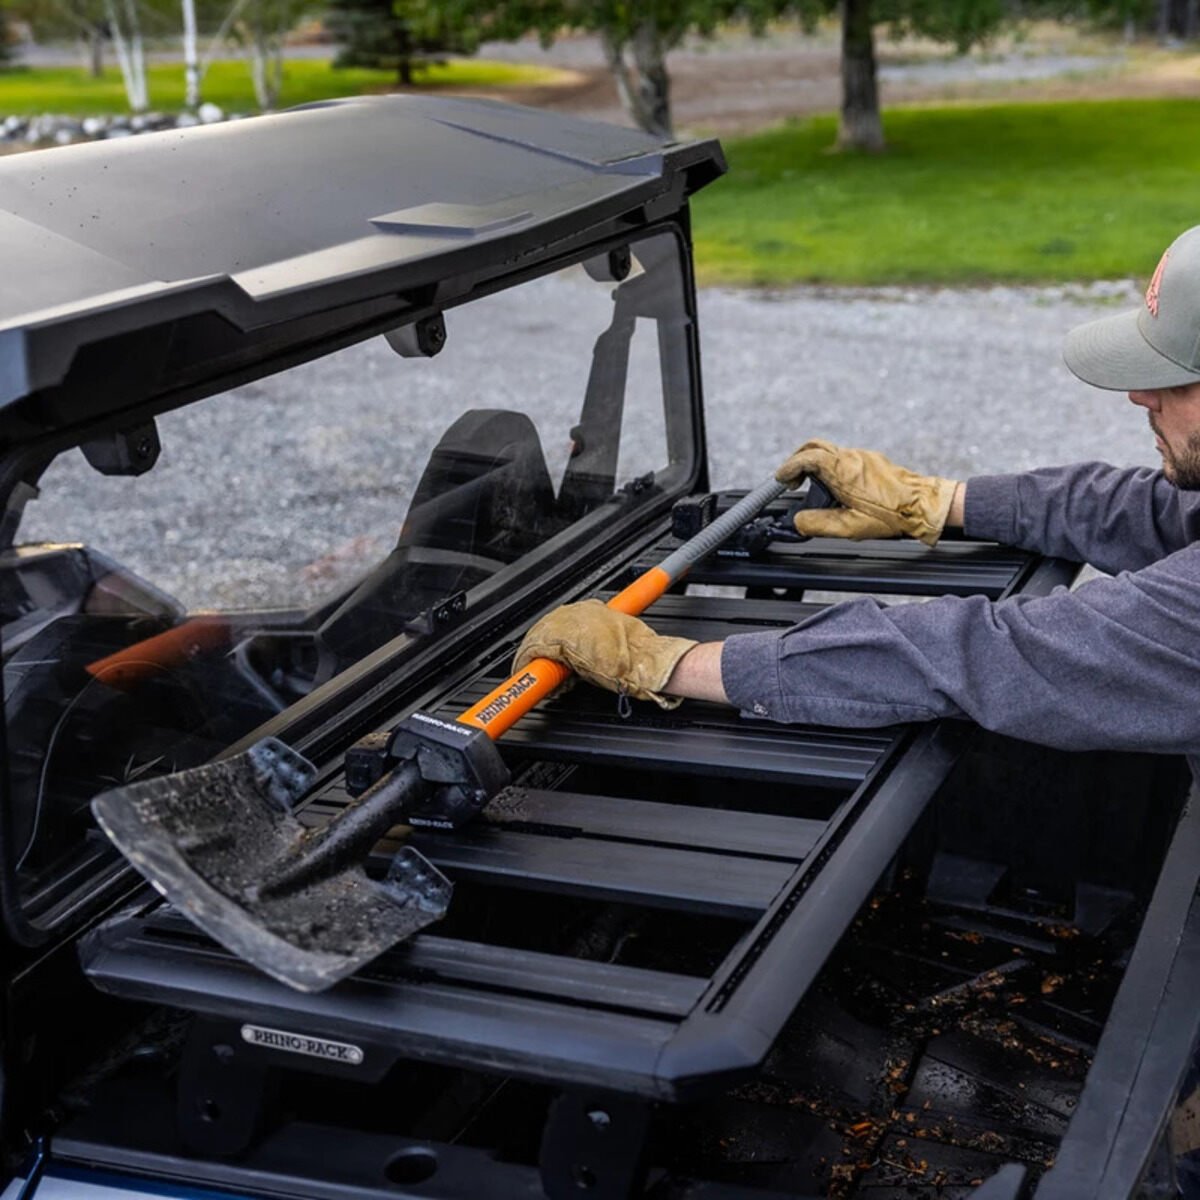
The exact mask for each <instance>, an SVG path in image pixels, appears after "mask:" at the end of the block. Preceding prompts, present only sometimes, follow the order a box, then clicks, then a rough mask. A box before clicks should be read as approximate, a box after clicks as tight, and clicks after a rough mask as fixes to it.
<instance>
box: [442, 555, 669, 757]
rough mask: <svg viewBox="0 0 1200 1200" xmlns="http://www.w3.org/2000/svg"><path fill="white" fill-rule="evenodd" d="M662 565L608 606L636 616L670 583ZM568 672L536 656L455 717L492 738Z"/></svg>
mask: <svg viewBox="0 0 1200 1200" xmlns="http://www.w3.org/2000/svg"><path fill="white" fill-rule="evenodd" d="M672 582H673V581H672V579H671V577H670V575H668V574H667V573H666V571H664V570H663V569H662V568H661V567H651V568H650V570H648V571H646V572H645V573H644V574H642V575H639V576H638V577H637V578H636V579H635V580H634V581H633V582H632V583H631V584H630V585H629V586H628V587H627V588H625V589H624V590H622V591H620V592H618V593H617V594H616V595H615V596H614V597H613V598H612V599H611V600H610V601H609V602H608V607H609V608H615V609H616V610H617V612H622V613H625V614H626V615H627V616H631V617H636V616H637V615H638V613H642V612H645V611H646V609H648V608H649V607H650V605H651V604H653V603H654V602H655V600H657V599H658V598H659V596H661V595H663V594H664V593H665V592H666V590H667V588H669V587H670V586H671V584H672ZM570 675H571V669H570V668H569V667H564V666H563V665H562V663H557V662H555V661H554V660H553V659H552V658H535V659H534V660H533V661H532V662H530V663H528V664H526V665H525V666H524V667H522V668H521V670H519V671H518V672H517V673H516V674H515V675H511V676H510V677H509V678H508V679H506V680H505V681H504V682H503V683H502V684H501V685H500V686H499V687H498V688H495V689H494V690H492V691H490V692H488V694H487V695H486V696H484V698H483V699H482V700H480V701H479V703H478V704H475V705H473V706H472V707H471V708H468V709H467V711H466V712H465V713H463V714H462V715H461V716H460V717H459V718H458V720H459V721H460V722H461V723H462V724H464V725H474V726H475V728H476V729H482V730H483V731H484V733H486V734H487V735H488V737H490V738H492V739H493V740H495V739H496V738H498V737H499V736H500V735H501V734H502V733H505V732H506V731H507V730H508V729H510V728H511V727H512V726H513V725H514V724H515V723H516V722H517V721H519V720H520V719H521V718H522V717H523V716H524V715H525V714H526V713H527V712H529V710H530V709H531V708H534V707H535V706H536V705H538V704H540V703H541V702H542V701H543V700H545V698H546V697H547V696H549V695H550V693H551V692H553V691H554V690H555V689H556V688H559V687H561V686H562V685H563V684H564V683H565V682H566V681H567V679H568V678H569V677H570Z"/></svg>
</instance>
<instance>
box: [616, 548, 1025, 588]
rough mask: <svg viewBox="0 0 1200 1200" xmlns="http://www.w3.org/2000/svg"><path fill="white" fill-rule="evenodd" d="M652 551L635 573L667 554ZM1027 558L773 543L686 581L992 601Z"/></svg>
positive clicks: (709, 565) (708, 565) (714, 562)
mask: <svg viewBox="0 0 1200 1200" xmlns="http://www.w3.org/2000/svg"><path fill="white" fill-rule="evenodd" d="M670 548H671V545H670V543H665V544H663V545H662V546H659V547H656V548H655V550H654V551H653V552H652V553H651V554H650V555H648V556H647V558H646V560H645V562H638V563H637V564H636V565H635V566H634V568H633V571H634V573H636V572H638V571H641V570H642V569H643V568H644V567H648V566H649V565H651V563H653V562H655V561H657V559H658V557H659V556H660V555H662V554H665V553H667V552H668V551H669V550H670ZM1027 562H1028V559H1026V558H1024V557H1017V556H1014V555H1012V554H1011V553H1000V552H997V550H996V548H995V547H992V546H981V545H975V544H971V543H967V544H965V545H961V546H959V545H955V546H952V547H951V546H948V547H946V548H945V549H942V548H941V547H938V548H937V549H934V550H930V549H928V548H927V547H925V546H922V545H920V544H919V543H916V542H914V543H911V544H904V543H886V542H885V543H880V544H879V545H877V546H871V545H869V544H868V545H866V546H862V547H855V549H854V550H853V552H851V551H849V550H846V549H838V550H832V549H830V548H829V547H828V546H821V547H820V548H818V547H816V546H814V545H813V544H812V543H808V544H804V545H787V544H778V545H776V546H774V547H772V548H771V549H769V550H767V551H766V552H765V553H764V554H763V556H762V557H761V558H754V559H749V558H715V557H714V558H708V559H705V560H704V561H703V562H700V563H697V564H696V566H694V567H693V568H692V569H691V571H689V572H688V582H689V583H708V584H718V585H721V584H723V585H727V586H737V587H774V588H799V589H806V588H818V589H820V590H821V591H834V592H836V591H856V592H857V591H861V592H879V593H883V594H893V595H903V596H945V595H951V596H973V595H983V596H987V597H989V598H990V599H998V598H999V597H1000V596H1001V595H1003V594H1004V592H1005V590H1006V589H1007V588H1008V586H1009V585H1010V584H1011V583H1012V581H1013V579H1014V577H1015V576H1016V574H1017V573H1018V572H1019V571H1020V570H1021V569H1022V568H1023V567H1024V566H1025V565H1026V563H1027Z"/></svg>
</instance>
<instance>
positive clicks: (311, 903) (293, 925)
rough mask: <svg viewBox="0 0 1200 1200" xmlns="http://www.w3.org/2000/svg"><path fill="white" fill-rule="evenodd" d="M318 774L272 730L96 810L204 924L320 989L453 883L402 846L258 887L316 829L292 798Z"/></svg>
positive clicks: (403, 932) (420, 918)
mask: <svg viewBox="0 0 1200 1200" xmlns="http://www.w3.org/2000/svg"><path fill="white" fill-rule="evenodd" d="M315 775H316V770H315V768H314V767H313V765H312V764H311V763H310V762H309V761H308V760H307V759H305V758H304V757H302V756H301V755H299V754H297V753H296V752H295V751H294V750H292V749H291V748H290V747H289V746H286V745H284V744H283V743H282V742H280V741H277V740H276V739H274V738H265V739H264V740H263V741H261V742H258V743H257V744H256V745H254V746H252V747H251V748H250V749H249V750H248V751H246V752H245V753H243V754H239V755H237V756H235V757H233V758H228V759H224V760H223V761H221V762H215V763H209V764H208V765H206V766H203V767H195V768H193V769H191V770H187V771H179V772H177V773H176V774H174V775H164V776H162V777H161V778H159V779H150V780H146V781H144V782H141V783H135V784H131V785H129V786H127V787H120V788H113V789H112V790H111V791H107V792H104V793H102V794H101V795H99V796H97V797H96V799H95V800H93V801H92V811H93V813H94V814H95V816H96V821H97V823H98V824H99V825H100V827H101V828H102V829H103V830H104V832H105V833H106V834H108V836H109V837H110V838H111V839H112V841H113V842H115V843H116V845H117V847H118V848H119V849H120V851H121V853H122V854H124V855H125V857H126V858H127V859H129V861H130V862H131V863H132V864H133V865H134V866H135V867H136V868H137V869H138V870H139V871H140V872H141V873H142V874H143V875H144V876H145V877H146V878H147V879H148V880H149V881H150V882H151V883H152V884H153V885H154V886H155V887H156V888H157V889H158V890H159V891H160V892H161V893H162V894H163V895H164V896H165V897H166V898H167V899H168V900H169V901H170V902H171V903H172V904H174V905H175V906H176V908H178V909H179V910H180V911H181V912H183V913H184V914H185V915H186V916H188V917H190V918H191V919H192V920H193V921H194V922H195V923H196V924H197V925H198V926H199V927H200V928H201V929H203V930H204V931H205V932H206V933H208V934H210V935H211V936H212V937H214V938H215V939H216V940H217V941H218V942H220V943H221V944H222V945H223V946H227V947H228V948H229V949H230V950H232V951H233V952H234V953H235V954H237V955H238V956H240V957H241V958H244V959H246V960H247V961H248V962H251V963H253V964H254V965H255V966H256V967H258V968H259V969H261V970H263V971H265V972H266V973H267V974H268V975H271V976H273V977H274V978H276V979H278V980H281V981H282V982H283V983H286V984H288V985H289V986H290V987H293V988H296V989H297V990H299V991H302V992H319V991H323V990H324V989H325V988H327V987H330V986H331V985H332V984H334V983H336V982H337V981H338V980H339V979H343V978H345V976H347V975H349V974H351V973H352V972H353V971H355V970H357V969H358V968H359V967H360V966H362V965H364V964H365V963H368V962H370V961H371V960H372V959H374V958H375V957H377V956H378V955H379V954H382V953H383V951H385V950H386V949H388V948H389V947H390V946H393V945H395V944H396V943H397V942H400V941H403V940H404V939H405V938H408V937H411V936H412V935H413V934H414V933H416V932H417V931H418V930H420V929H423V928H424V927H425V926H426V925H429V924H432V923H433V922H434V921H437V920H440V919H441V917H443V916H444V915H445V912H446V908H447V906H448V905H449V903H450V894H451V891H452V885H451V883H450V881H449V880H448V879H446V877H445V876H444V875H442V874H441V873H440V872H439V871H438V870H437V868H435V867H434V866H433V864H432V863H430V862H429V861H428V860H427V859H425V858H424V857H423V856H422V855H420V854H418V853H417V851H415V850H413V849H410V848H408V847H405V848H403V849H401V850H400V851H399V852H398V853H397V854H396V856H395V858H394V860H393V862H392V864H391V868H390V870H389V871H388V875H387V877H386V878H385V879H383V880H381V881H378V882H376V881H374V880H372V879H369V878H368V877H367V874H366V872H365V871H364V870H363V868H362V866H361V865H358V866H352V867H346V868H343V869H342V870H341V871H340V872H339V873H337V874H336V875H333V876H331V877H329V878H327V879H323V880H319V881H317V882H315V883H309V884H307V885H304V886H300V887H297V888H296V889H295V890H287V891H280V892H272V893H269V894H268V895H266V896H262V895H260V894H259V890H258V889H259V887H260V885H261V883H262V880H263V878H264V875H265V874H266V873H267V871H268V867H269V864H272V863H277V862H280V861H281V860H284V859H285V858H286V857H288V856H289V855H291V854H293V853H294V852H295V850H296V849H297V848H298V847H300V846H302V845H303V844H304V842H305V840H306V839H308V838H310V837H311V836H312V835H311V833H310V832H309V831H308V830H306V829H305V827H304V826H303V825H301V823H300V822H299V821H297V820H296V818H295V817H294V816H293V815H292V813H291V804H292V803H293V802H294V801H295V800H297V799H298V798H299V797H300V796H302V795H304V793H305V792H306V791H307V790H308V788H309V787H310V786H311V784H312V781H313V779H314V777H315Z"/></svg>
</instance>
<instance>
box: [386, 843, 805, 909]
mask: <svg viewBox="0 0 1200 1200" xmlns="http://www.w3.org/2000/svg"><path fill="white" fill-rule="evenodd" d="M410 844H411V845H413V846H415V847H416V848H417V849H418V850H420V852H421V853H422V854H424V855H425V857H426V858H428V859H429V860H430V862H432V863H433V864H434V865H435V866H437V867H439V868H440V869H441V870H443V871H446V872H448V873H449V874H450V875H451V876H452V878H454V879H470V880H475V881H477V882H481V883H494V884H507V885H509V886H516V887H521V888H529V889H534V890H553V891H554V892H556V893H557V894H559V895H571V896H587V897H589V898H592V899H598V900H618V901H622V902H625V903H629V904H642V905H647V906H649V907H652V908H670V909H676V910H683V911H686V912H696V913H705V914H707V915H709V916H722V917H740V918H745V919H754V918H756V917H758V916H759V915H760V914H761V913H762V912H763V910H764V909H766V908H767V906H768V905H769V904H770V903H771V901H772V900H773V899H774V898H775V895H776V894H777V893H778V891H779V889H780V888H781V887H783V885H784V884H785V883H786V882H787V880H788V877H789V875H790V874H791V871H792V866H791V864H789V863H782V862H775V861H771V860H765V859H750V858H738V857H733V856H728V855H721V854H710V853H706V852H704V851H700V850H674V849H669V848H664V847H661V846H642V845H637V844H629V845H626V846H622V847H621V849H620V853H619V854H618V853H614V846H613V843H611V842H601V841H592V840H590V839H586V838H554V837H538V836H536V835H533V834H527V833H510V832H507V831H498V830H494V829H493V830H482V831H478V832H475V831H472V832H469V833H460V834H458V836H456V837H453V838H448V837H443V836H441V835H439V834H421V833H415V832H414V834H413V835H412V837H411V839H410Z"/></svg>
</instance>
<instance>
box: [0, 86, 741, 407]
mask: <svg viewBox="0 0 1200 1200" xmlns="http://www.w3.org/2000/svg"><path fill="white" fill-rule="evenodd" d="M723 169H724V164H723V161H722V159H721V153H720V149H719V147H718V146H717V145H716V143H714V142H701V143H692V144H689V145H663V144H662V143H661V142H659V141H657V140H656V139H654V138H652V137H649V136H648V135H646V134H643V133H640V132H638V131H636V130H632V129H624V128H619V127H615V126H610V125H602V124H599V123H596V122H592V121H585V120H581V119H579V118H575V117H569V116H562V115H560V114H555V113H548V112H544V111H540V110H535V109H527V108H518V107H515V106H511V105H505V104H500V103H497V102H494V101H487V100H478V99H464V98H449V97H432V96H411V95H408V96H364V97H356V98H351V99H346V100H334V101H327V102H322V103H319V104H313V105H306V106H302V107H300V108H295V109H290V110H288V111H286V112H282V113H278V114H274V115H271V116H265V117H260V118H255V119H253V120H246V121H234V122H229V123H225V124H221V125H213V126H199V127H195V128H191V129H183V130H170V131H165V132H162V133H155V134H146V135H142V136H140V137H137V138H128V139H122V140H119V141H104V142H98V143H92V144H87V145H80V146H72V147H66V148H63V149H56V150H50V151H42V152H38V153H35V154H24V155H15V156H11V157H9V158H6V159H4V160H0V247H2V251H0V253H2V254H3V260H4V270H3V272H0V404H3V403H9V402H12V401H14V400H18V399H20V398H21V397H22V396H24V395H27V394H29V393H30V392H35V391H38V390H40V389H43V388H46V387H49V386H54V385H57V384H59V383H61V382H62V379H63V376H64V375H65V373H66V370H67V368H68V366H69V364H70V361H71V358H72V357H73V356H74V353H75V351H76V350H77V349H78V348H79V347H80V346H82V345H85V344H89V343H94V342H98V341H103V340H104V339H106V338H109V337H112V336H115V335H117V334H121V333H128V332H129V331H131V330H138V329H144V328H147V327H149V326H150V325H154V324H156V323H159V322H162V321H163V320H168V319H170V320H176V319H179V318H181V317H187V316H189V315H195V314H198V313H203V312H216V313H219V314H220V316H221V317H222V318H223V319H224V320H225V321H226V322H228V323H229V324H230V325H231V326H232V327H233V328H234V329H238V330H243V331H246V330H252V329H263V328H266V327H270V326H275V325H280V324H283V323H285V322H287V321H290V320H294V319H296V318H302V317H312V316H319V315H320V314H322V313H325V312H329V311H332V310H333V309H336V308H337V307H339V306H341V307H344V306H346V305H351V304H354V303H357V302H363V301H368V300H373V299H375V298H378V297H381V296H393V297H394V296H398V295H399V294H401V293H403V292H404V291H405V289H406V288H416V287H418V286H424V287H429V286H439V285H442V284H444V283H445V282H446V280H448V279H449V278H452V277H453V276H455V275H464V274H478V273H480V272H483V273H486V272H488V271H491V272H492V273H495V271H496V269H497V268H502V267H503V266H504V264H508V263H516V262H518V261H520V262H521V263H523V264H524V263H533V262H536V261H537V259H538V256H539V254H542V253H543V252H545V251H546V250H547V248H548V247H552V246H553V244H554V243H555V242H556V241H558V240H561V239H562V238H563V237H570V236H573V235H578V234H579V233H580V232H581V231H583V230H587V229H589V228H591V227H596V229H597V231H598V232H597V236H599V234H600V233H601V232H602V230H600V226H601V225H602V224H603V223H604V222H608V223H609V225H610V228H611V227H612V223H613V222H614V221H615V220H617V219H620V218H621V217H622V216H623V215H624V216H628V215H629V214H632V213H634V212H637V211H640V210H642V208H643V206H644V205H646V204H647V203H648V202H650V201H652V200H653V199H654V198H655V197H657V196H660V195H670V196H673V197H675V203H676V206H678V205H680V204H682V203H683V200H684V199H685V197H686V195H687V194H688V193H689V192H690V191H692V190H694V189H695V188H696V187H697V186H701V185H702V184H703V183H705V182H707V181H708V180H709V179H711V178H713V177H715V176H716V175H717V174H720V172H721V171H722V170H723ZM439 295H441V293H439ZM311 336H312V330H311V329H309V330H308V332H307V334H306V337H307V338H308V340H310V341H311ZM35 343H36V344H35ZM193 365H194V366H197V365H198V366H200V367H201V368H202V365H203V363H202V359H199V358H198V362H197V364H193ZM201 373H202V370H201ZM191 377H192V378H195V371H194V370H193V371H192V372H191ZM143 398H145V397H139V396H136V395H134V396H126V397H124V402H125V403H126V404H133V403H137V402H138V401H139V400H140V399H143Z"/></svg>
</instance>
